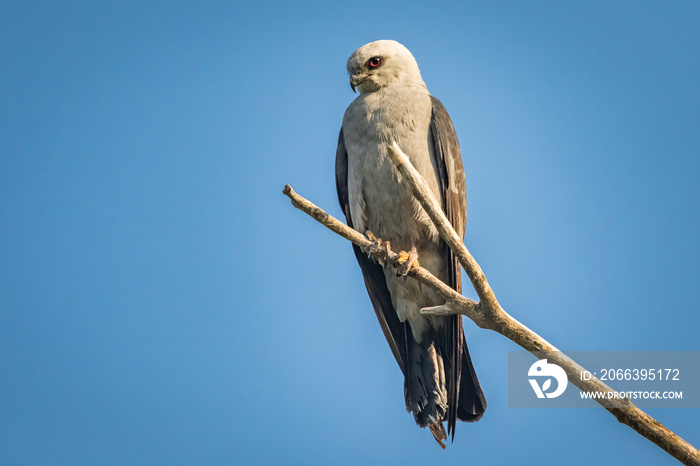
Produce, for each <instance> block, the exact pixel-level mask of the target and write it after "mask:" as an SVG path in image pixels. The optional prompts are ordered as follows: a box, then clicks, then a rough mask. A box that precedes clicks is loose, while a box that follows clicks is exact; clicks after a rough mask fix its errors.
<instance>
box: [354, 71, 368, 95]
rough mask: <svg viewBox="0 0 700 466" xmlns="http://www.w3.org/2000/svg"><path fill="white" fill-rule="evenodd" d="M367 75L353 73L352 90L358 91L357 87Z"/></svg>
mask: <svg viewBox="0 0 700 466" xmlns="http://www.w3.org/2000/svg"><path fill="white" fill-rule="evenodd" d="M366 77H367V76H366V75H365V76H363V75H361V74H353V75H352V76H350V87H351V88H352V92H357V91H356V90H355V88H356V87H357V86H359V85H360V84H362V81H364V80H365V78H366Z"/></svg>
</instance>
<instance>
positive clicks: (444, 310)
mask: <svg viewBox="0 0 700 466" xmlns="http://www.w3.org/2000/svg"><path fill="white" fill-rule="evenodd" d="M420 313H421V315H424V316H451V315H455V314H459V312H457V310H456V309H455V308H454V307H453V306H452V305H451V304H449V303H445V304H441V305H439V306H430V307H423V308H421V310H420Z"/></svg>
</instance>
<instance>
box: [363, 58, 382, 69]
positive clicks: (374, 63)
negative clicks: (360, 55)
mask: <svg viewBox="0 0 700 466" xmlns="http://www.w3.org/2000/svg"><path fill="white" fill-rule="evenodd" d="M367 64H368V65H369V67H370V68H379V67H380V66H381V64H382V59H381V58H380V57H372V58H370V59H369V61H368V62H367Z"/></svg>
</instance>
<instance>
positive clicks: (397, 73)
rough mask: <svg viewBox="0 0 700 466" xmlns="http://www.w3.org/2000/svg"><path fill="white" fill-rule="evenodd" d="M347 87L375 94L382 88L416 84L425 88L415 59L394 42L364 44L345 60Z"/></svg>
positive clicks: (383, 41)
mask: <svg viewBox="0 0 700 466" xmlns="http://www.w3.org/2000/svg"><path fill="white" fill-rule="evenodd" d="M347 67H348V72H349V73H350V87H352V90H353V91H355V88H357V89H359V90H360V93H362V94H364V93H368V92H375V91H378V90H379V89H381V88H382V87H385V86H391V85H395V84H397V83H401V84H414V85H415V84H417V85H420V86H423V87H425V84H424V83H423V79H422V78H421V76H420V70H419V69H418V64H417V63H416V59H415V58H413V55H411V52H409V51H408V49H407V48H406V47H404V46H403V45H401V44H399V43H398V42H396V41H395V40H378V41H375V42H370V43H369V44H367V45H363V46H362V47H360V48H359V49H357V50H356V51H355V52H354V53H353V54H352V55H350V58H348V63H347Z"/></svg>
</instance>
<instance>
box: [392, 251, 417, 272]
mask: <svg viewBox="0 0 700 466" xmlns="http://www.w3.org/2000/svg"><path fill="white" fill-rule="evenodd" d="M396 263H397V264H398V265H399V270H398V271H397V272H396V275H397V276H399V277H404V278H406V276H407V275H408V273H409V272H410V271H411V269H412V268H414V267H418V266H419V265H420V264H418V251H417V250H416V247H415V246H413V247H412V248H411V252H406V251H401V252H399V257H398V259H396Z"/></svg>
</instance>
